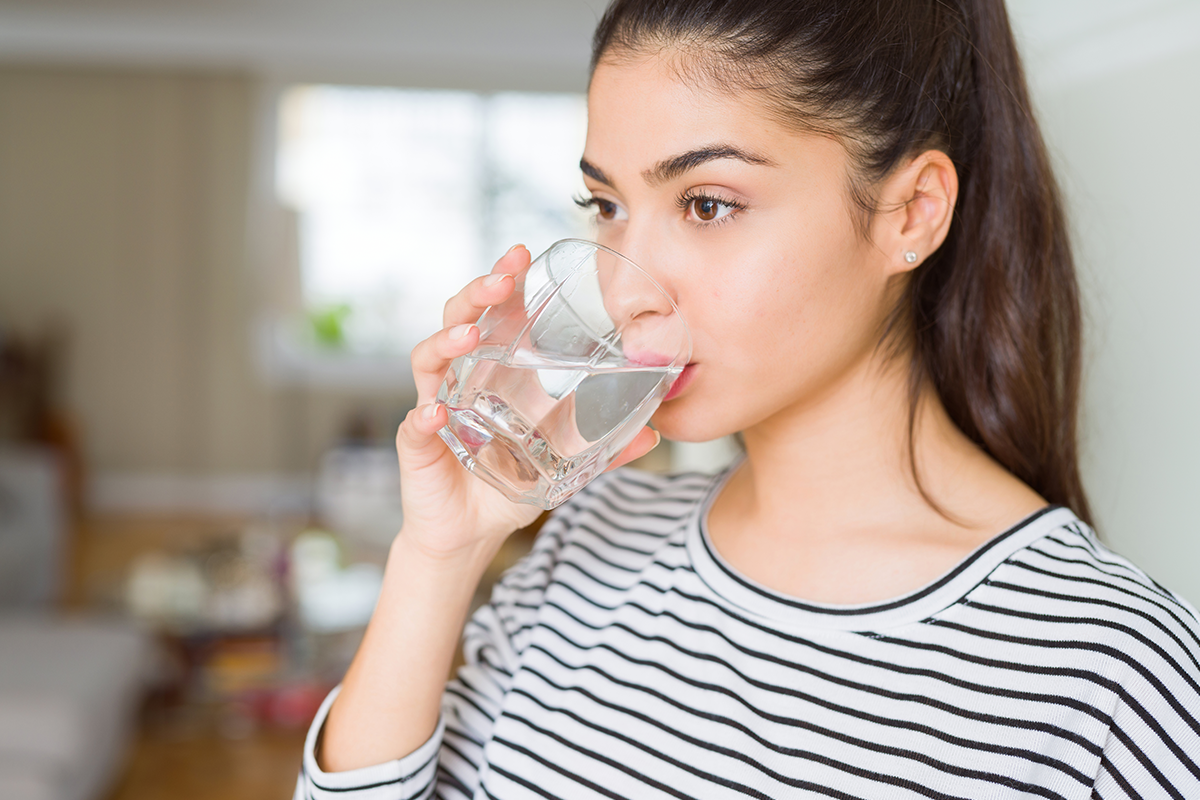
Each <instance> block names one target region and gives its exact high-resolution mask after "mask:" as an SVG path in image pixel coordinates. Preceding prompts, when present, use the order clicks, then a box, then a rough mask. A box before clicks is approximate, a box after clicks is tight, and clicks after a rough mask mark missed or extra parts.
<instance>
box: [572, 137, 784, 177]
mask: <svg viewBox="0 0 1200 800" xmlns="http://www.w3.org/2000/svg"><path fill="white" fill-rule="evenodd" d="M725 158H732V159H735V160H737V161H744V162H745V163H747V164H754V165H755V166H763V167H773V166H775V162H774V161H772V160H771V159H769V158H766V157H765V156H760V155H757V154H756V153H751V152H749V151H748V150H743V149H742V148H740V147H735V146H734V145H731V144H715V145H709V146H708V147H700V148H697V149H695V150H688V151H687V152H686V153H680V154H679V155H677V156H671V157H670V158H667V159H664V160H662V161H660V162H658V163H657V164H655V165H654V168H653V169H648V170H644V171H643V172H642V177H643V178H644V179H645V180H646V183H648V184H650V185H651V186H655V185H658V184H661V183H665V182H666V181H669V180H671V179H673V178H678V177H679V176H680V175H682V174H684V173H685V172H687V171H688V170H693V169H695V168H696V167H698V166H700V165H701V164H707V163H708V162H710V161H719V160H721V159H725ZM579 169H580V170H581V171H582V172H583V174H584V175H587V176H588V177H589V178H591V179H593V180H596V181H599V182H600V183H603V184H605V185H607V186H612V185H613V182H612V181H611V180H609V178H608V176H607V175H605V174H604V172H603V170H601V169H600V168H599V167H597V166H596V165H595V164H592V163H591V162H590V161H588V160H587V159H586V158H581V159H579Z"/></svg>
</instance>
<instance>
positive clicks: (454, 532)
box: [396, 245, 540, 557]
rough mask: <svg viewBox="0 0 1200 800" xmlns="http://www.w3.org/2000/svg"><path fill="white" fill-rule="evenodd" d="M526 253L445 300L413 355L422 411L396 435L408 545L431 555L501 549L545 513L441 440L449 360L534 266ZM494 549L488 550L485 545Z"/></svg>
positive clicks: (520, 250) (469, 346)
mask: <svg viewBox="0 0 1200 800" xmlns="http://www.w3.org/2000/svg"><path fill="white" fill-rule="evenodd" d="M529 262H530V255H529V251H528V250H527V249H525V247H524V246H523V245H516V246H515V247H513V248H511V249H510V250H509V251H508V252H507V253H505V254H504V256H502V257H501V258H500V260H499V261H497V262H496V265H495V266H494V267H492V271H491V273H490V274H489V275H486V276H484V277H481V278H476V279H475V280H473V281H471V282H470V283H469V284H467V286H466V287H465V288H464V289H463V290H462V291H461V292H459V293H458V294H456V295H455V296H454V297H452V298H450V300H449V301H448V302H447V303H446V307H445V311H444V312H443V316H442V324H443V328H442V330H440V331H438V332H437V333H435V334H434V335H433V336H430V337H429V338H428V339H426V340H425V341H423V342H421V343H420V344H418V345H417V346H416V347H415V348H414V349H413V352H412V368H413V379H414V380H415V382H416V385H417V407H416V408H414V409H413V410H412V411H410V412H409V414H408V416H407V417H406V418H405V419H404V422H403V423H401V425H400V429H399V431H397V433H396V452H397V454H398V456H399V459H400V486H401V491H402V492H403V496H402V500H403V505H404V531H403V532H402V533H401V536H402V537H404V538H405V539H406V542H407V544H409V545H412V546H414V547H416V548H418V549H419V550H420V551H421V552H423V553H424V554H426V555H431V556H437V557H454V556H458V555H468V554H470V553H471V551H474V550H476V549H477V548H478V547H479V546H480V545H483V546H485V548H486V547H487V545H492V546H498V545H499V543H500V542H502V541H503V539H504V537H506V536H507V535H508V534H510V533H511V532H513V531H514V530H516V529H518V528H521V527H524V526H526V525H529V524H530V523H532V522H533V521H534V520H535V519H537V516H538V514H539V513H540V509H538V508H537V507H535V506H531V505H526V504H521V503H513V502H511V501H509V500H508V499H507V498H505V497H504V495H502V494H500V492H498V491H496V490H495V489H493V488H492V487H491V486H489V485H488V484H486V483H484V482H483V481H482V480H480V479H479V478H476V477H475V476H473V475H472V474H471V473H470V472H468V471H467V470H465V469H464V468H463V467H462V465H461V464H459V463H458V459H457V458H456V457H455V456H454V453H452V452H451V451H450V448H448V447H447V446H446V444H445V442H443V441H442V440H441V438H440V437H439V436H438V435H437V431H438V430H439V429H440V428H442V426H444V425H445V424H446V423H447V422H448V421H449V417H448V415H447V412H446V409H445V407H444V406H442V405H441V404H439V403H436V402H435V398H436V396H437V391H438V387H439V386H441V383H442V380H443V379H444V378H445V375H446V370H447V369H448V368H449V366H450V362H451V361H453V360H454V359H455V358H458V357H459V356H461V355H465V354H467V353H469V352H471V350H473V349H474V348H475V345H477V344H478V343H479V329H478V328H477V327H475V325H474V322H475V320H477V319H479V315H480V314H482V313H483V311H484V309H486V308H487V307H488V306H492V305H498V304H500V303H502V302H504V301H505V300H508V299H509V298H510V297H511V296H512V294H513V292H514V291H515V289H516V276H518V275H520V274H521V273H522V272H524V271H525V270H526V269H528V268H529ZM487 549H490V548H487Z"/></svg>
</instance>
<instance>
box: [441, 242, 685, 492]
mask: <svg viewBox="0 0 1200 800" xmlns="http://www.w3.org/2000/svg"><path fill="white" fill-rule="evenodd" d="M477 324H478V326H479V331H480V340H479V345H478V346H477V347H476V348H475V349H474V350H473V351H472V352H470V353H468V354H467V355H465V356H461V357H459V358H457V359H455V360H454V361H453V362H452V363H451V365H450V369H449V370H448V372H447V373H446V379H445V380H444V381H443V382H442V386H441V388H440V390H439V391H438V401H439V402H441V403H443V404H445V406H446V409H447V411H448V412H449V416H450V421H449V423H447V425H446V426H445V427H443V428H442V429H441V430H440V431H439V432H438V433H439V435H440V436H441V437H442V439H443V440H444V441H445V442H446V444H447V445H449V447H450V449H451V450H453V451H454V454H455V455H456V456H457V457H458V460H459V461H460V462H461V463H462V464H463V466H465V467H466V468H467V469H469V470H470V471H471V472H472V473H474V474H475V475H477V476H478V477H480V478H482V479H483V480H485V481H487V482H488V483H490V484H491V485H492V486H494V487H496V488H497V489H499V490H500V491H501V492H502V493H504V495H506V496H507V497H508V498H509V499H510V500H513V501H514V502H518V503H529V504H532V505H535V506H539V507H541V508H554V507H555V506H558V505H560V504H561V503H563V502H564V501H565V500H567V498H569V497H570V496H571V495H573V494H575V492H577V491H579V490H580V489H582V488H583V487H584V486H585V485H587V483H588V482H589V481H591V480H592V479H593V478H595V477H596V476H597V475H599V474H600V473H601V472H603V471H604V469H605V468H606V467H607V466H608V465H609V464H610V463H611V462H612V460H613V459H614V458H615V457H616V456H617V455H619V454H620V452H621V451H622V450H623V449H625V447H626V445H628V444H629V443H630V441H632V440H633V437H634V436H636V435H637V433H638V431H639V430H641V428H642V426H643V425H645V424H646V423H647V422H648V421H649V420H650V417H651V415H652V414H653V413H654V411H655V410H656V409H657V408H658V406H659V404H660V403H661V402H662V401H663V398H664V397H666V395H667V393H668V392H669V391H670V389H671V385H672V383H674V381H675V378H676V377H678V376H679V374H680V372H681V371H682V370H683V368H684V367H686V366H687V364H688V361H689V360H690V359H691V352H692V340H691V334H690V333H689V332H688V328H687V325H686V324H685V323H684V321H683V318H682V317H681V316H680V315H679V309H678V308H676V307H675V303H674V301H673V300H672V299H671V297H670V296H669V295H668V294H667V293H666V292H664V291H663V289H662V287H660V286H659V285H658V284H657V283H656V282H655V281H654V279H653V278H651V277H650V276H649V275H648V274H647V273H646V272H644V271H643V270H642V269H641V268H639V267H638V266H637V265H636V264H634V263H633V262H632V261H630V260H629V259H627V258H625V257H624V256H622V255H621V254H619V253H617V252H615V251H613V250H610V249H609V248H607V247H604V246H603V245H600V244H596V243H595V242H588V241H583V240H581V239H563V240H562V241H559V242H555V243H554V244H553V245H551V246H550V248H549V249H547V250H546V252H544V253H542V254H541V255H540V256H538V257H537V258H536V259H534V261H533V263H532V264H531V265H530V267H529V269H528V271H526V272H525V274H524V275H522V276H518V280H517V287H516V291H514V292H513V294H512V296H511V297H510V298H509V299H508V300H507V301H505V302H504V303H502V304H500V305H497V306H492V307H490V308H488V309H487V310H486V311H485V312H484V313H483V315H482V316H481V317H480V318H479V321H478V323H477Z"/></svg>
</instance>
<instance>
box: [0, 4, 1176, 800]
mask: <svg viewBox="0 0 1200 800" xmlns="http://www.w3.org/2000/svg"><path fill="white" fill-rule="evenodd" d="M602 5H603V4H602V2H601V0H510V1H509V2H506V3H503V4H501V3H495V2H485V1H484V0H443V2H439V3H428V2H426V3H416V2H409V0H389V2H383V1H382V0H343V2H340V3H336V4H332V3H323V2H318V1H317V0H240V2H235V0H0V796H3V797H5V798H37V799H38V800H59V799H62V800H67V799H68V798H70V800H103V799H104V798H108V800H142V799H143V798H157V797H170V798H185V799H186V798H217V797H220V798H234V800H236V798H240V797H247V798H249V797H255V798H261V797H268V796H275V797H285V796H289V795H290V791H291V786H292V784H293V783H294V776H295V773H296V770H297V768H298V765H299V758H300V750H301V743H302V740H303V733H304V730H305V727H306V725H307V723H308V720H309V719H310V718H311V716H312V714H313V712H314V711H315V708H316V705H317V704H318V703H319V702H320V700H321V698H322V697H323V695H324V693H325V692H326V691H327V690H328V688H329V687H330V686H331V685H332V684H333V683H335V682H336V681H337V680H338V678H339V676H340V674H341V672H342V670H344V668H345V666H346V663H347V662H348V659H349V657H350V656H351V654H352V653H353V651H354V647H355V645H356V644H357V641H358V637H359V636H360V635H361V630H362V626H363V624H364V623H365V620H366V619H367V617H368V616H369V614H370V612H371V609H372V607H373V604H374V600H375V595H376V592H377V591H378V585H379V580H380V575H381V571H380V570H381V565H382V563H383V555H384V552H385V548H386V546H387V543H388V541H389V540H390V538H391V536H392V535H393V534H394V532H395V530H396V529H397V527H398V526H399V523H400V511H399V500H398V492H399V488H400V487H399V485H398V483H399V481H398V475H397V473H396V471H395V466H394V464H393V458H394V450H393V448H392V445H391V438H392V435H393V432H394V430H395V426H396V424H397V423H398V421H399V420H400V419H401V418H402V417H403V415H404V414H405V413H406V412H407V411H408V409H409V408H410V407H411V406H412V404H413V403H414V400H415V398H414V396H413V388H412V385H411V382H410V378H409V376H408V366H407V363H406V354H407V353H408V351H409V349H410V348H411V347H412V345H413V344H414V343H415V342H416V341H417V340H418V339H419V338H421V337H422V336H423V335H424V334H425V333H426V332H427V331H430V330H433V329H434V328H435V327H437V325H438V320H439V318H440V313H441V306H442V303H443V302H444V299H445V298H446V297H447V296H448V295H449V294H451V293H452V292H453V291H455V290H456V289H457V288H458V287H459V286H460V285H461V284H462V283H464V282H465V281H466V280H467V279H469V278H470V277H472V276H474V275H476V274H479V273H481V272H483V271H485V270H486V269H488V268H489V266H490V264H491V262H492V261H493V260H494V259H495V257H496V256H497V255H499V254H500V253H502V252H503V251H504V250H505V249H506V248H507V247H508V245H510V244H512V243H514V242H518V241H520V242H524V243H525V244H527V245H528V246H529V247H530V249H531V250H533V251H534V252H535V253H536V252H540V250H541V249H543V248H544V247H545V246H546V245H548V244H549V243H550V242H552V241H553V240H555V239H558V238H561V237H563V236H568V235H579V234H584V235H586V232H587V228H586V224H585V221H584V219H583V218H582V217H581V216H580V214H579V213H578V212H577V210H576V209H575V208H574V206H573V204H572V203H571V196H572V194H573V193H575V192H577V191H579V190H580V189H581V188H582V185H581V183H580V181H579V178H578V170H577V162H578V158H579V154H580V151H581V148H582V144H583V137H584V131H585V125H586V118H585V106H584V101H583V97H582V92H583V91H584V88H585V86H586V80H587V61H588V46H589V40H590V35H591V30H592V27H593V26H594V24H595V21H596V19H597V17H598V15H599V14H600V12H601V11H602ZM1009 7H1010V11H1011V14H1012V17H1013V21H1014V25H1015V27H1016V28H1017V31H1018V35H1019V38H1020V40H1021V43H1022V45H1023V47H1024V53H1025V57H1026V61H1027V66H1028V69H1029V73H1030V80H1031V83H1032V86H1033V91H1034V95H1035V101H1036V104H1037V106H1038V111H1039V112H1040V115H1041V121H1042V124H1043V127H1044V130H1045V133H1046V136H1047V138H1048V140H1049V143H1050V147H1051V150H1052V152H1053V155H1054V158H1055V159H1056V162H1057V164H1058V167H1059V175H1060V178H1061V180H1062V182H1063V184H1064V188H1065V191H1066V195H1067V198H1068V202H1069V207H1070V214H1071V219H1072V224H1073V225H1074V228H1075V231H1076V244H1077V247H1078V255H1079V264H1080V270H1081V280H1082V282H1083V285H1084V291H1085V295H1086V308H1087V336H1088V339H1087V344H1088V351H1087V363H1086V373H1085V380H1086V395H1085V399H1084V402H1085V415H1084V459H1085V462H1084V468H1085V478H1086V480H1087V485H1088V489H1089V491H1090V492H1091V495H1092V499H1093V502H1094V504H1095V508H1096V513H1097V517H1098V527H1099V529H1100V531H1101V533H1102V535H1103V536H1104V537H1106V539H1107V540H1108V541H1109V542H1110V543H1111V544H1112V546H1113V547H1115V548H1116V549H1117V550H1119V551H1120V552H1122V553H1123V554H1125V555H1127V556H1129V557H1131V558H1133V559H1134V560H1135V561H1136V562H1137V563H1138V564H1139V565H1141V566H1142V567H1143V568H1145V569H1146V570H1147V571H1148V572H1149V573H1150V574H1151V575H1152V576H1153V577H1154V578H1156V579H1158V580H1159V581H1161V582H1162V583H1165V584H1166V585H1167V586H1169V587H1171V588H1173V589H1175V590H1176V591H1177V592H1179V593H1180V594H1182V595H1183V596H1184V597H1185V598H1186V599H1189V600H1191V601H1192V602H1193V603H1195V602H1197V601H1200V530H1197V527H1198V526H1197V525H1196V524H1195V523H1194V521H1193V518H1194V512H1193V510H1192V502H1191V501H1190V500H1189V499H1188V498H1190V497H1192V495H1191V492H1192V491H1195V490H1196V489H1195V487H1196V485H1197V484H1198V483H1200V466H1197V456H1196V453H1197V452H1198V451H1200V421H1198V415H1197V410H1198V409H1200V377H1198V376H1197V366H1198V365H1200V314H1198V313H1197V312H1196V310H1195V307H1196V298H1197V296H1198V295H1200V255H1198V252H1197V248H1196V246H1195V243H1194V235H1193V234H1192V233H1190V231H1192V230H1194V228H1193V227H1192V226H1193V225H1195V224H1196V222H1195V220H1196V218H1197V217H1198V216H1200V200H1198V199H1197V198H1198V191H1197V187H1198V186H1200V152H1198V150H1197V148H1196V147H1195V142H1196V137H1197V131H1198V130H1200V99H1198V95H1197V91H1196V87H1197V86H1200V0H1173V1H1168V0H1011V2H1010V3H1009ZM731 452H732V448H731V446H730V445H729V444H728V443H726V442H715V443H711V444H708V445H694V446H687V447H681V446H664V447H662V448H660V449H659V450H657V451H655V453H654V454H653V460H651V461H649V462H646V463H644V464H643V466H645V467H646V468H650V469H692V468H699V469H717V468H719V467H720V466H721V465H722V464H724V463H725V462H726V460H727V459H728V458H729V457H730V454H731ZM532 533H533V531H532V530H531V531H526V532H523V533H522V534H520V535H518V536H517V537H515V538H514V540H513V542H512V545H511V548H510V549H508V550H506V551H505V552H504V553H502V554H501V556H500V557H499V558H498V560H497V563H496V564H495V565H494V569H493V574H496V573H498V571H499V570H501V569H503V568H504V566H506V565H507V564H508V563H511V562H512V561H513V560H514V559H516V558H518V557H519V556H520V554H521V552H522V548H524V547H526V546H527V544H528V541H529V538H530V536H532Z"/></svg>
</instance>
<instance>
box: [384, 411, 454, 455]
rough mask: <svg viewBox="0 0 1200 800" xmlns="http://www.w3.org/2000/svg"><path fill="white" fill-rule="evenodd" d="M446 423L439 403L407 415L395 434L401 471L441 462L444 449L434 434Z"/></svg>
mask: <svg viewBox="0 0 1200 800" xmlns="http://www.w3.org/2000/svg"><path fill="white" fill-rule="evenodd" d="M447 422H449V417H448V416H447V413H446V409H445V407H444V406H442V405H441V404H440V403H429V404H426V405H420V406H417V407H416V408H414V409H413V410H412V411H409V412H408V415H407V416H405V418H404V421H403V422H401V423H400V428H399V429H398V430H397V431H396V453H397V455H398V456H399V458H400V467H401V469H405V470H407V469H422V468H424V467H427V466H429V465H430V464H432V463H434V462H435V461H437V460H438V459H439V458H444V457H445V455H446V453H447V449H446V445H445V443H444V442H442V440H441V438H440V437H439V436H438V435H437V432H438V431H439V430H441V429H442V427H443V426H445V424H446V423H447Z"/></svg>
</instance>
